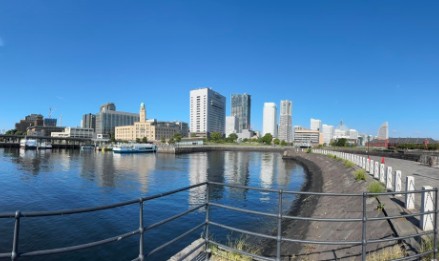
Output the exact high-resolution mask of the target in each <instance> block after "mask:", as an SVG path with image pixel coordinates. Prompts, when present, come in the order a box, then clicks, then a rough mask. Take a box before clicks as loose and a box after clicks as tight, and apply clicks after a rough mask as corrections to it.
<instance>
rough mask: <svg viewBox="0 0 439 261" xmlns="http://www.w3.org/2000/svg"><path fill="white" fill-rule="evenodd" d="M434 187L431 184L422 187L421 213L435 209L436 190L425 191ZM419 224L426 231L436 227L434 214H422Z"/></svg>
mask: <svg viewBox="0 0 439 261" xmlns="http://www.w3.org/2000/svg"><path fill="white" fill-rule="evenodd" d="M430 189H433V187H431V186H424V187H422V190H423V192H422V195H421V204H422V205H421V213H424V212H429V211H434V191H425V190H430ZM419 226H420V228H421V229H422V230H424V231H430V230H433V228H434V214H433V213H431V214H422V215H421V218H420V222H419Z"/></svg>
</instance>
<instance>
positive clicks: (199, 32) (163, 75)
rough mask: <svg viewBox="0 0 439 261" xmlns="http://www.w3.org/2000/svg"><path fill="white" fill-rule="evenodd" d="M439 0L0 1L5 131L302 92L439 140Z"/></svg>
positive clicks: (351, 119)
mask: <svg viewBox="0 0 439 261" xmlns="http://www.w3.org/2000/svg"><path fill="white" fill-rule="evenodd" d="M438 14H439V2H438V1H403V0H395V1H381V0H380V1H351V0H349V1H300V2H299V1H257V0H252V1H236V0H233V1H227V0H221V1H140V0H138V1H108V0H106V1H97V0H94V1H86V0H71V1H67V0H66V1H58V0H51V1H50V0H48V1H36V0H35V1H32V0H30V1H1V2H0V90H1V97H2V98H1V100H0V101H1V102H0V130H4V129H5V130H7V129H11V128H13V127H14V123H15V122H17V121H19V120H20V119H22V118H24V116H26V115H28V114H31V113H41V114H43V115H45V116H47V114H48V112H49V108H52V109H53V114H54V116H55V117H59V116H60V115H62V124H63V125H67V126H77V125H79V124H80V120H81V117H82V115H83V114H85V113H89V112H91V113H96V112H97V111H98V110H99V106H100V105H101V104H103V103H106V102H110V101H111V102H114V103H115V104H116V106H117V109H118V110H121V111H128V112H137V111H138V109H139V105H140V103H141V102H145V104H146V108H147V114H148V118H157V119H159V120H183V121H189V91H190V90H191V89H195V88H200V87H210V88H212V89H214V90H215V91H217V92H219V93H221V94H223V95H224V96H226V98H227V114H229V113H230V96H231V94H233V93H244V92H245V93H249V94H251V95H252V103H253V104H252V105H253V106H252V126H253V128H254V129H256V130H260V129H261V127H262V108H263V103H264V102H276V103H277V104H278V105H279V102H280V100H283V99H288V100H292V101H293V124H294V125H302V126H309V119H310V118H311V117H313V118H318V119H321V120H322V121H323V122H324V123H327V124H333V125H337V124H338V123H339V121H340V120H343V121H344V122H345V123H346V125H347V126H348V127H350V128H355V129H357V130H359V131H360V132H364V133H368V134H376V133H377V130H378V128H379V126H380V125H381V123H383V122H384V121H388V122H389V125H390V136H392V137H399V136H402V137H433V138H436V139H439V108H438V105H439V104H438V102H439V18H438Z"/></svg>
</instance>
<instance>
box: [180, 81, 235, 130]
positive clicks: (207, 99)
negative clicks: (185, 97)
mask: <svg viewBox="0 0 439 261" xmlns="http://www.w3.org/2000/svg"><path fill="white" fill-rule="evenodd" d="M189 118H190V131H191V132H192V133H200V134H206V135H209V133H212V132H219V133H221V134H224V131H225V121H226V97H224V96H222V95H221V94H219V93H217V92H215V91H214V90H212V89H210V88H201V89H195V90H191V92H190V115H189Z"/></svg>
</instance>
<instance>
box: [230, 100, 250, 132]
mask: <svg viewBox="0 0 439 261" xmlns="http://www.w3.org/2000/svg"><path fill="white" fill-rule="evenodd" d="M250 112H251V96H250V95H249V94H246V93H244V94H233V95H232V116H236V117H238V132H239V133H241V132H242V130H249V129H250Z"/></svg>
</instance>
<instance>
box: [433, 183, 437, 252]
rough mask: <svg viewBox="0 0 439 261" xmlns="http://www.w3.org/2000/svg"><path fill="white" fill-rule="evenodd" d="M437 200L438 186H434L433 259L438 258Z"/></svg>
mask: <svg viewBox="0 0 439 261" xmlns="http://www.w3.org/2000/svg"><path fill="white" fill-rule="evenodd" d="M437 200H438V196H437V187H436V188H434V230H433V231H434V234H433V247H434V249H433V251H434V252H433V259H434V260H437V217H438V215H437V214H438V213H437V211H438V207H437Z"/></svg>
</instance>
